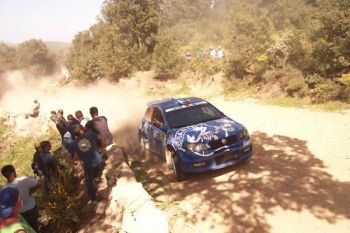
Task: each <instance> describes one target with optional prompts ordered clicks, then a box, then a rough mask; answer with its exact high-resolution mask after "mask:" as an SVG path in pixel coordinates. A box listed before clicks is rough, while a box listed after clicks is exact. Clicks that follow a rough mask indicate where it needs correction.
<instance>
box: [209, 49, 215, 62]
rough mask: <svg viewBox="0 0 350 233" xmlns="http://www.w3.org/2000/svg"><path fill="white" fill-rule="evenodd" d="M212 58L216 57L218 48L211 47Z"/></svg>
mask: <svg viewBox="0 0 350 233" xmlns="http://www.w3.org/2000/svg"><path fill="white" fill-rule="evenodd" d="M210 58H211V59H214V58H216V50H215V49H213V48H210Z"/></svg>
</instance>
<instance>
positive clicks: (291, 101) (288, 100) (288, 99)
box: [266, 97, 307, 108]
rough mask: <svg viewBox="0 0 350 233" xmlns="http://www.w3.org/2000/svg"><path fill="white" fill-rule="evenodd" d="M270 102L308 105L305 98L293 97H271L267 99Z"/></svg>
mask: <svg viewBox="0 0 350 233" xmlns="http://www.w3.org/2000/svg"><path fill="white" fill-rule="evenodd" d="M266 102H267V103H268V104H271V105H277V106H281V107H298V108H303V107H305V106H306V105H307V103H306V101H305V100H302V99H298V98H293V97H276V98H270V99H267V101H266Z"/></svg>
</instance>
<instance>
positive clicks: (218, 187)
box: [0, 73, 350, 233]
mask: <svg viewBox="0 0 350 233" xmlns="http://www.w3.org/2000/svg"><path fill="white" fill-rule="evenodd" d="M150 76H151V74H144V73H143V74H138V75H137V76H136V77H135V78H134V79H131V80H122V81H121V82H120V83H119V84H115V85H114V84H110V83H108V82H103V81H101V82H99V83H97V84H95V85H91V86H87V87H76V86H73V85H68V86H64V87H59V86H57V85H56V84H54V83H50V85H48V84H47V83H38V84H36V85H34V86H32V85H23V86H20V85H18V84H17V85H16V86H15V87H14V88H12V89H11V90H10V91H8V92H6V93H4V94H3V96H2V99H1V102H0V108H1V109H2V110H5V111H11V112H22V111H23V109H25V107H26V106H27V105H28V104H30V103H31V102H32V99H34V98H37V99H38V100H39V101H40V102H41V109H42V113H43V114H49V112H50V110H52V109H53V110H57V109H58V108H63V109H64V110H65V112H66V113H67V114H68V113H74V111H75V110H78V109H79V110H82V111H83V112H84V113H85V114H86V115H88V108H89V107H90V106H97V107H99V109H100V112H101V115H105V116H107V117H108V119H109V124H110V126H111V129H112V130H113V131H114V132H115V135H116V140H117V142H118V143H120V144H122V145H124V146H125V147H127V148H128V149H129V150H131V151H132V150H133V149H134V148H136V147H137V127H138V124H139V120H140V118H141V116H142V114H143V112H144V110H145V107H146V103H147V101H149V100H152V99H154V98H156V97H155V96H163V97H165V95H166V93H164V92H163V91H162V89H163V87H164V86H171V87H172V89H173V90H177V91H184V92H185V93H186V95H196V96H203V97H205V98H207V99H208V100H210V101H211V102H212V103H213V104H214V105H216V106H217V107H218V108H219V109H221V110H222V111H223V112H224V113H226V114H227V115H228V116H230V117H232V118H233V119H235V120H237V121H239V122H241V123H243V124H244V125H245V126H246V127H247V128H248V130H249V132H250V133H251V135H252V138H253V141H254V152H255V155H254V156H253V157H252V158H251V159H250V160H249V161H247V162H246V163H243V164H241V165H239V166H237V167H234V168H227V169H223V170H220V171H217V172H212V173H206V174H202V175H196V176H190V178H189V180H187V181H185V182H181V183H176V182H173V181H172V179H171V174H170V173H169V172H167V171H166V169H165V165H164V163H161V161H155V160H148V161H145V162H146V165H147V167H148V169H149V171H150V172H153V173H154V174H157V175H158V176H160V177H162V179H163V180H164V183H165V184H167V185H166V190H167V192H168V193H169V195H170V196H171V198H172V199H173V200H175V201H178V202H179V204H180V206H181V207H182V209H183V210H184V211H185V214H186V220H187V221H188V222H191V223H193V224H194V225H195V226H196V228H197V231H198V232H220V233H221V232H227V233H228V232H259V233H260V232H315V233H316V232H337V233H338V232H340V233H343V232H344V233H345V232H349V229H350V204H349V203H350V199H349V195H348V194H349V193H350V153H349V151H350V134H349V132H350V114H349V113H345V114H341V113H324V112H314V111H310V110H306V109H293V108H282V107H274V106H268V105H263V104H259V103H256V102H255V101H254V100H244V101H238V102H232V101H226V100H224V99H223V98H220V96H218V94H217V93H220V91H218V90H220V89H218V87H217V86H215V85H214V83H216V82H215V81H214V82H213V85H208V83H206V82H204V83H202V84H201V81H198V82H196V84H195V85H194V86H195V87H196V88H191V86H189V87H188V86H186V85H183V83H180V84H178V83H171V82H168V83H165V84H164V83H163V84H160V83H158V82H153V81H151V79H150ZM209 84H210V83H209ZM216 84H217V83H216ZM162 85H163V86H162ZM201 87H205V91H203V93H202V92H201V91H200V90H201V89H203V88H201ZM150 90H151V91H150ZM150 92H152V95H150ZM174 94H176V91H174V92H173V93H172V95H174Z"/></svg>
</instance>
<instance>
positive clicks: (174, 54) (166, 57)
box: [153, 35, 182, 79]
mask: <svg viewBox="0 0 350 233" xmlns="http://www.w3.org/2000/svg"><path fill="white" fill-rule="evenodd" d="M153 63H154V68H155V72H156V78H157V79H173V78H176V77H177V76H178V75H179V74H180V72H181V66H182V62H181V59H180V57H179V54H178V47H177V46H176V44H175V42H174V41H173V40H172V39H171V38H170V37H169V35H162V36H159V37H158V43H157V45H156V47H155V49H154V53H153Z"/></svg>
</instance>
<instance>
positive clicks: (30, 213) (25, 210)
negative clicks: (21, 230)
mask: <svg viewBox="0 0 350 233" xmlns="http://www.w3.org/2000/svg"><path fill="white" fill-rule="evenodd" d="M1 173H2V175H3V176H4V177H5V178H6V179H7V182H8V184H7V185H5V187H14V188H17V189H18V190H19V192H20V194H21V198H22V201H23V206H22V208H21V209H20V213H21V215H22V217H23V218H24V219H25V220H26V221H27V222H28V223H29V225H30V226H31V227H32V228H33V229H34V230H35V231H37V232H38V217H39V214H38V209H37V206H36V201H35V199H34V198H33V197H32V196H31V195H30V194H31V192H33V191H34V190H35V189H36V188H37V187H38V186H39V185H40V183H41V180H38V179H35V178H31V177H27V176H23V177H18V178H17V174H16V170H15V168H14V167H13V166H12V165H6V166H4V167H3V168H2V169H1Z"/></svg>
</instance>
